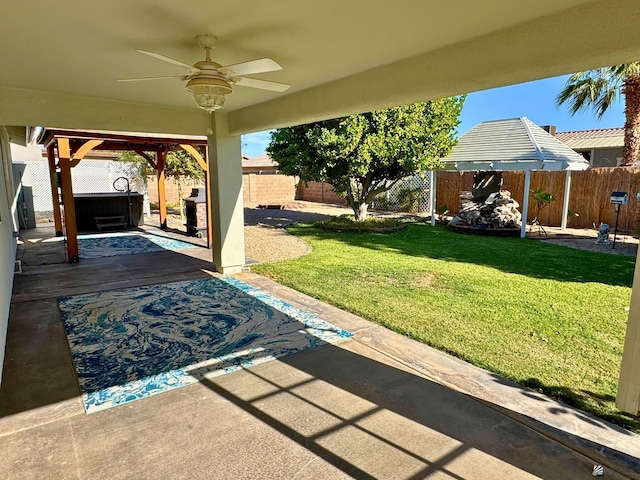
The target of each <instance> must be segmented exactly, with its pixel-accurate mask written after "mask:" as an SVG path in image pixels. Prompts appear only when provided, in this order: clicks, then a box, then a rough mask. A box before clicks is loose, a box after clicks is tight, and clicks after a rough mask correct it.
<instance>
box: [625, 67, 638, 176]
mask: <svg viewBox="0 0 640 480" xmlns="http://www.w3.org/2000/svg"><path fill="white" fill-rule="evenodd" d="M622 91H623V93H624V103H625V105H624V115H625V124H624V147H623V148H622V165H624V166H632V165H635V163H636V162H637V161H638V160H640V75H628V76H627V77H626V78H625V81H624V87H623V90H622Z"/></svg>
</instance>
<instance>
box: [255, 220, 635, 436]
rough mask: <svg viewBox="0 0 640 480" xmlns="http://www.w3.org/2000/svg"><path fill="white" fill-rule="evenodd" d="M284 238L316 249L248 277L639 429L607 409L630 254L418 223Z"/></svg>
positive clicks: (308, 230) (308, 229)
mask: <svg viewBox="0 0 640 480" xmlns="http://www.w3.org/2000/svg"><path fill="white" fill-rule="evenodd" d="M289 232H290V233H293V234H295V235H299V236H300V237H302V238H303V239H304V240H305V241H306V242H308V243H309V244H310V245H311V246H312V247H313V251H312V253H311V254H309V255H307V256H305V257H302V258H300V259H298V260H293V261H286V262H280V263H275V264H265V265H258V266H255V267H252V270H254V271H255V272H257V273H259V274H262V275H265V276H268V277H270V278H273V279H274V280H276V281H278V282H280V283H282V284H284V285H288V286H290V287H292V288H295V289H296V290H299V291H301V292H304V293H306V294H308V295H311V296H313V297H316V298H318V299H320V300H323V301H326V302H328V303H331V304H333V305H336V306H338V307H340V308H342V309H344V310H348V311H350V312H353V313H355V314H357V315H360V316H362V317H364V318H367V319H369V320H372V321H374V322H376V323H379V324H380V325H384V326H386V327H388V328H390V329H392V330H395V331H396V332H399V333H402V334H404V335H407V336H409V337H412V338H415V339H417V340H420V341H422V342H424V343H427V344H429V345H432V346H434V347H436V348H438V349H440V350H443V351H445V352H449V353H451V354H453V355H455V356H457V357H460V358H462V359H464V360H466V361H469V362H471V363H473V364H475V365H478V366H480V367H483V368H486V369H488V370H491V371H492V372H495V373H498V374H500V375H502V376H504V377H507V378H510V379H512V380H515V381H517V382H519V383H521V384H522V385H526V386H529V387H531V388H535V389H536V390H538V391H541V392H545V393H547V394H550V395H552V396H554V397H556V398H559V399H561V400H562V401H564V402H566V403H568V404H571V405H574V406H577V407H579V408H581V409H583V410H586V411H589V412H591V413H593V414H595V415H598V416H600V417H602V418H605V419H607V420H610V421H612V422H614V423H617V424H620V425H624V426H626V427H627V428H630V429H632V430H634V431H640V418H638V417H632V416H629V415H626V414H623V413H621V412H619V411H618V410H617V409H616V408H615V404H614V402H615V394H616V388H617V382H618V373H619V369H620V360H621V357H622V345H623V339H624V334H625V326H626V320H627V311H628V305H629V299H630V295H631V288H630V287H631V282H632V276H633V268H634V262H635V258H633V257H623V256H617V255H609V254H603V253H594V252H586V251H582V250H575V249H570V248H566V247H561V246H557V245H551V244H545V243H544V242H540V241H537V240H528V239H527V240H521V239H516V238H490V237H481V236H472V235H460V234H456V233H452V232H449V231H448V230H446V229H445V228H444V227H435V228H433V227H431V226H429V225H425V224H411V225H409V226H408V228H406V229H405V230H401V231H398V232H394V233H391V234H376V233H369V234H365V233H333V232H326V231H322V230H319V229H316V228H314V227H312V226H309V225H295V226H292V227H290V228H289Z"/></svg>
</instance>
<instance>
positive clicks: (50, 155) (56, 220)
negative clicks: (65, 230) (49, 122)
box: [47, 143, 62, 237]
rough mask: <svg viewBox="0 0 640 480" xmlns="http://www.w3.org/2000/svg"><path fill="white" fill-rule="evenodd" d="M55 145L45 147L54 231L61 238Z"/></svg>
mask: <svg viewBox="0 0 640 480" xmlns="http://www.w3.org/2000/svg"><path fill="white" fill-rule="evenodd" d="M54 148H55V145H54V144H53V143H51V144H49V146H48V147H47V160H48V161H49V180H50V183H51V201H52V204H53V224H54V225H55V229H56V237H61V236H62V214H61V213H60V194H59V193H58V173H57V172H56V155H55V151H54Z"/></svg>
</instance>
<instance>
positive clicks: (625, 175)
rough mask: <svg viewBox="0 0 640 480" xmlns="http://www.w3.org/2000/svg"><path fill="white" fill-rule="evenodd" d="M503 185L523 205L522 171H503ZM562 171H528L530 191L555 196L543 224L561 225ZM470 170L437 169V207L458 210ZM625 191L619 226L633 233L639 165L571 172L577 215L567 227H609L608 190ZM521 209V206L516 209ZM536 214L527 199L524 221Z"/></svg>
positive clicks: (639, 213) (639, 220)
mask: <svg viewBox="0 0 640 480" xmlns="http://www.w3.org/2000/svg"><path fill="white" fill-rule="evenodd" d="M503 178H504V182H503V184H502V188H503V189H505V190H509V191H510V192H511V195H512V197H513V198H514V199H515V200H516V201H517V202H518V203H519V204H520V205H521V206H522V195H523V190H524V172H504V174H503ZM565 178H566V173H565V172H555V171H553V172H552V171H547V172H545V171H539V172H531V190H534V189H536V188H542V189H543V190H546V191H547V192H550V193H553V194H555V195H556V200H555V202H553V203H551V204H550V205H549V206H548V207H546V208H545V209H544V210H543V211H542V214H541V215H540V217H541V218H540V221H541V223H542V224H543V225H549V226H558V227H559V226H560V224H561V221H562V202H563V198H564V185H565ZM472 183H473V172H438V183H437V185H438V187H437V208H438V210H440V209H441V208H442V206H443V205H446V206H447V208H448V209H449V212H450V214H451V215H455V214H456V213H457V212H458V211H459V210H460V197H459V195H460V192H462V191H470V190H471V185H472ZM616 191H621V192H627V193H628V194H629V203H628V204H627V205H622V206H621V207H620V220H619V223H618V229H619V230H622V231H627V232H635V231H636V230H639V229H640V202H638V201H637V200H636V194H637V193H639V192H640V168H637V167H616V168H610V167H609V168H590V169H589V170H586V171H584V172H572V174H571V193H570V196H569V212H575V213H577V214H578V215H579V216H578V217H573V218H570V220H569V222H568V223H567V227H569V228H592V227H593V224H594V223H595V225H596V226H598V225H599V224H600V222H604V223H608V224H609V225H610V226H611V228H612V229H613V226H614V225H615V221H616V208H615V205H611V203H610V197H611V192H616ZM519 210H521V211H522V207H521V208H520V209H519ZM535 216H536V209H535V202H534V201H532V200H531V199H529V213H528V215H527V217H528V218H527V221H528V222H530V221H531V220H533V218H534V217H535Z"/></svg>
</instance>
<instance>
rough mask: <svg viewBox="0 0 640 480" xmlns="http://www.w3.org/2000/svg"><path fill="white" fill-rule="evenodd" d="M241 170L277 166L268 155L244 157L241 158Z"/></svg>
mask: <svg viewBox="0 0 640 480" xmlns="http://www.w3.org/2000/svg"><path fill="white" fill-rule="evenodd" d="M242 168H253V169H258V168H263V169H267V168H278V164H277V163H276V162H274V161H273V159H272V158H271V155H269V154H268V153H263V154H262V155H258V156H257V157H251V158H249V157H247V156H245V155H243V156H242Z"/></svg>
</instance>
